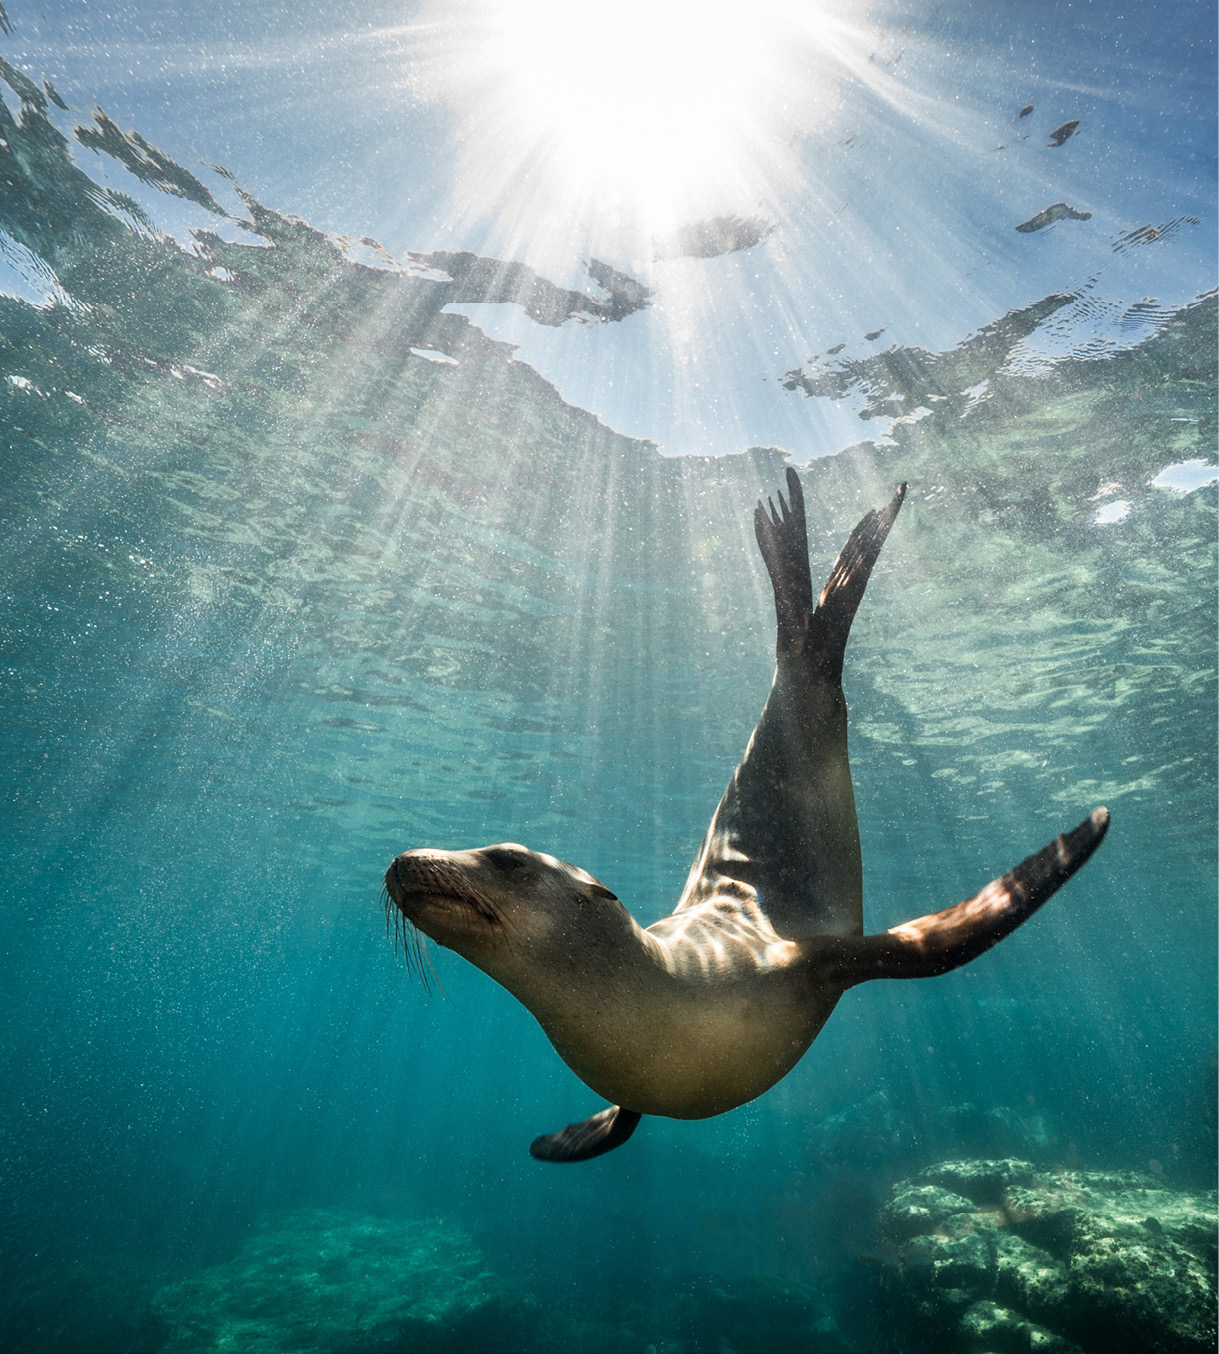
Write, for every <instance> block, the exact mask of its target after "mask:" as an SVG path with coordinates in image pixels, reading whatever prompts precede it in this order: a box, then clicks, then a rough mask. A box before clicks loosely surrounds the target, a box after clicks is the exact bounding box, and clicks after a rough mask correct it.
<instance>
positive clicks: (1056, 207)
mask: <svg viewBox="0 0 1219 1354" xmlns="http://www.w3.org/2000/svg"><path fill="white" fill-rule="evenodd" d="M1091 219H1092V213H1091V212H1077V211H1076V210H1075V208H1074V207H1068V206H1067V204H1066V203H1065V202H1055V203H1053V204H1052V205H1051V206H1049V207H1046V208H1045V209H1044V210H1042V211H1039V212H1038V213H1037V215H1036V216H1030V217H1029V219H1028V220H1027V221H1021V223H1020V224H1019V225H1018V226H1017V227H1016V229H1017V230H1021V231H1023V232H1024V233H1025V234H1026V235H1029V234H1031V233H1032V232H1033V231H1035V230H1044V229H1045V228H1046V226H1052V225H1053V224H1054V222H1055V221H1090V220H1091Z"/></svg>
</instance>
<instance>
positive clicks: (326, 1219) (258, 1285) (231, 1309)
mask: <svg viewBox="0 0 1219 1354" xmlns="http://www.w3.org/2000/svg"><path fill="white" fill-rule="evenodd" d="M153 1313H154V1316H155V1318H156V1319H157V1320H158V1321H159V1322H160V1323H161V1324H162V1325H163V1326H164V1328H165V1331H166V1335H167V1338H166V1342H165V1344H164V1346H163V1349H164V1354H221V1351H240V1354H332V1352H333V1354H337V1351H342V1352H343V1354H362V1352H364V1351H374V1350H385V1351H388V1350H393V1349H411V1350H430V1349H440V1348H443V1349H446V1350H457V1349H464V1348H471V1349H477V1348H490V1347H492V1345H494V1347H495V1348H497V1349H503V1350H512V1349H516V1348H528V1346H529V1336H530V1333H531V1331H532V1329H533V1327H534V1326H535V1325H536V1310H535V1308H534V1307H533V1306H532V1304H530V1303H529V1302H528V1301H526V1300H523V1299H521V1298H517V1297H513V1296H512V1295H511V1294H510V1293H509V1292H508V1290H507V1288H506V1287H505V1285H504V1284H503V1283H502V1282H501V1281H500V1280H498V1279H497V1278H495V1277H494V1276H493V1275H492V1274H491V1273H489V1272H488V1270H487V1269H486V1268H485V1266H484V1264H483V1261H482V1257H481V1255H480V1254H479V1252H478V1250H477V1249H476V1247H475V1246H474V1244H473V1242H471V1241H470V1239H469V1238H468V1237H467V1236H466V1235H465V1234H464V1233H463V1232H461V1231H459V1230H458V1229H457V1228H455V1227H451V1226H448V1225H447V1224H444V1223H438V1222H415V1221H393V1220H387V1219H382V1218H373V1217H364V1216H361V1215H359V1214H354V1213H345V1212H330V1211H325V1210H309V1211H304V1212H297V1213H290V1214H287V1215H285V1216H282V1217H280V1218H278V1219H275V1220H274V1221H272V1222H271V1223H270V1224H269V1225H268V1226H267V1227H265V1228H264V1229H262V1230H260V1231H258V1232H255V1233H254V1234H253V1235H252V1236H250V1237H249V1238H248V1239H247V1240H246V1242H245V1244H244V1245H243V1246H242V1247H241V1250H240V1251H239V1252H238V1254H237V1255H236V1256H235V1257H234V1258H233V1259H232V1260H229V1261H227V1262H225V1263H224V1264H219V1265H214V1266H212V1267H211V1268H210V1269H206V1270H204V1271H203V1272H202V1273H200V1274H197V1275H195V1276H194V1277H193V1278H187V1279H182V1280H180V1281H178V1282H176V1283H171V1284H168V1285H167V1286H166V1287H164V1288H162V1289H161V1290H160V1291H159V1292H158V1293H157V1295H156V1297H155V1298H154V1299H153Z"/></svg>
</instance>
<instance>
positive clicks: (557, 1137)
mask: <svg viewBox="0 0 1219 1354" xmlns="http://www.w3.org/2000/svg"><path fill="white" fill-rule="evenodd" d="M642 1117H643V1116H642V1115H639V1114H636V1113H635V1111H634V1110H624V1109H622V1108H621V1107H620V1106H618V1105H611V1106H610V1107H609V1109H607V1110H602V1111H601V1113H600V1114H594V1115H593V1117H592V1118H591V1119H583V1120H581V1121H580V1123H578V1124H568V1125H567V1127H566V1128H564V1129H562V1130H560V1131H559V1132H558V1133H547V1134H546V1135H545V1137H541V1138H534V1140H533V1141H532V1142H531V1143H530V1144H529V1155H530V1156H531V1157H536V1158H537V1159H538V1160H539V1161H589V1160H590V1159H591V1158H593V1157H599V1156H600V1155H601V1154H602V1153H603V1152H612V1151H613V1150H614V1148H615V1147H621V1146H622V1144H623V1143H624V1142H626V1140H627V1139H628V1138H629V1137H630V1136H631V1134H632V1133H634V1131H635V1128H636V1126H637V1125H638V1123H639V1120H640V1119H641V1118H642Z"/></svg>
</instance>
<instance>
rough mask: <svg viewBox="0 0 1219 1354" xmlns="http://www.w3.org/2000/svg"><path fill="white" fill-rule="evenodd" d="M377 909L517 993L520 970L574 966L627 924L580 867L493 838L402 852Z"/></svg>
mask: <svg viewBox="0 0 1219 1354" xmlns="http://www.w3.org/2000/svg"><path fill="white" fill-rule="evenodd" d="M385 889H386V893H387V894H388V900H389V901H388V904H387V908H388V909H389V911H390V912H391V914H396V916H397V917H401V918H402V919H403V920H404V921H405V922H406V923H408V925H409V926H411V927H417V928H418V930H419V931H421V932H422V933H423V934H424V935H426V936H428V937H430V938H431V939H432V940H434V941H436V942H437V944H439V945H444V946H446V947H447V948H448V949H451V950H456V951H457V953H458V954H460V955H462V956H463V958H465V959H468V960H469V961H470V962H471V963H472V964H476V965H477V966H478V967H479V968H481V969H482V970H483V971H484V972H485V973H488V974H490V976H491V977H492V978H495V979H496V980H497V981H498V982H501V983H503V984H504V986H505V987H507V988H508V989H509V990H510V991H513V992H515V993H516V995H517V996H519V997H521V999H522V1000H526V1003H527V1004H528V1002H527V994H526V993H524V992H522V991H521V985H522V981H524V982H525V984H526V986H528V978H529V976H530V975H532V974H535V973H537V972H539V971H546V972H548V973H551V974H557V973H560V972H563V971H568V972H571V971H579V969H581V968H583V967H584V966H586V965H587V963H588V960H589V958H590V957H591V956H592V954H594V953H595V952H597V951H599V950H600V951H605V950H607V949H610V948H612V947H613V946H615V945H616V944H618V943H621V941H622V939H623V938H624V937H625V936H626V935H627V934H629V933H630V932H631V931H632V930H633V923H632V922H631V918H630V914H629V913H628V912H627V910H626V908H624V907H623V906H622V904H621V903H620V902H619V901H618V899H617V898H616V897H615V895H614V894H613V893H611V892H610V890H609V889H607V888H606V887H605V885H604V884H602V883H601V882H600V881H599V880H597V879H594V878H593V876H592V875H591V874H589V873H588V871H587V870H582V869H580V868H579V866H577V865H569V864H568V863H567V862H566V861H563V860H559V859H558V858H557V857H555V856H547V855H543V854H542V853H541V852H538V851H530V850H529V849H528V848H526V847H524V846H520V845H518V844H517V843H516V842H500V843H498V844H497V845H495V846H484V847H481V848H479V849H478V850H474V851H436V850H431V849H422V850H416V851H404V852H403V853H402V855H400V856H398V857H397V859H396V860H395V861H394V862H393V864H392V865H391V866H390V867H389V869H388V870H387V871H386V873H385Z"/></svg>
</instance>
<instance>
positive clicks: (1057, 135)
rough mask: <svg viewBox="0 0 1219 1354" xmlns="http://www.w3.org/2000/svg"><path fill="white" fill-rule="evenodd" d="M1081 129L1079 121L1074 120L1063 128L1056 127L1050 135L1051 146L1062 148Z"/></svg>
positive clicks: (1065, 123)
mask: <svg viewBox="0 0 1219 1354" xmlns="http://www.w3.org/2000/svg"><path fill="white" fill-rule="evenodd" d="M1078 127H1079V119H1078V118H1072V119H1071V121H1070V122H1064V123H1063V124H1062V126H1061V127H1055V128H1054V130H1053V131H1052V132H1051V133H1050V141H1049V144H1050V145H1051V146H1061V145H1063V144H1064V143H1065V142H1066V141H1068V140H1069V139H1070V138H1071V137H1072V136H1074V135H1075V132H1076V129H1077V128H1078Z"/></svg>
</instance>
